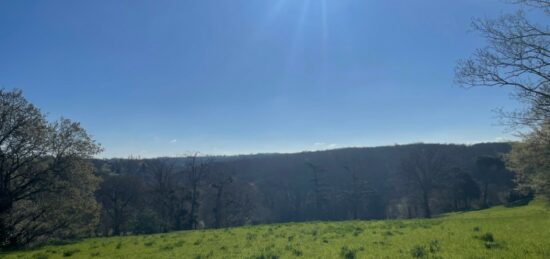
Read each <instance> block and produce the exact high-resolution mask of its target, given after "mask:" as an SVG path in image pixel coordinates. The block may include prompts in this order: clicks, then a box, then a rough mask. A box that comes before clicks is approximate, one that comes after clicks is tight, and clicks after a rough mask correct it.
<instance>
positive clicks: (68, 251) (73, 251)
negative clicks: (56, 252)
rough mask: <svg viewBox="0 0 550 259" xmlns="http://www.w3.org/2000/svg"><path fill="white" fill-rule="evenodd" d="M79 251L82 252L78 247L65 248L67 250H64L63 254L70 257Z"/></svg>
mask: <svg viewBox="0 0 550 259" xmlns="http://www.w3.org/2000/svg"><path fill="white" fill-rule="evenodd" d="M78 252H80V249H78V248H75V249H69V250H65V251H63V256H64V257H70V256H73V255H74V254H76V253H78Z"/></svg>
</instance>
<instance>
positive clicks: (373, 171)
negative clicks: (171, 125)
mask: <svg viewBox="0 0 550 259" xmlns="http://www.w3.org/2000/svg"><path fill="white" fill-rule="evenodd" d="M426 148H433V149H436V150H437V152H438V153H441V155H442V156H444V157H445V158H446V159H447V160H446V163H447V165H448V166H447V168H448V169H451V168H459V169H460V170H461V171H464V172H466V173H467V174H469V175H471V177H472V178H473V179H475V180H476V181H477V182H478V185H480V184H481V183H480V182H479V180H478V177H477V174H478V173H479V172H478V169H477V168H476V159H477V158H478V157H482V156H490V157H497V158H498V157H501V156H502V155H503V154H505V153H507V152H509V151H510V148H511V145H510V144H509V143H482V144H475V145H455V144H422V143H419V144H410V145H395V146H383V147H368V148H342V149H334V150H326V151H315V152H301V153H292V154H257V155H241V156H225V157H213V158H199V160H201V161H206V160H211V162H210V167H209V168H210V169H209V170H210V172H209V177H208V179H205V182H204V183H203V184H202V187H201V188H202V189H201V196H200V212H199V218H200V221H201V222H202V224H204V227H209V226H212V225H213V224H214V223H213V222H214V221H215V219H214V216H213V215H214V214H213V213H212V211H213V209H215V207H214V206H215V203H216V201H218V202H219V201H220V200H219V199H218V200H215V199H216V198H215V194H214V190H213V189H212V188H210V187H211V186H212V185H211V184H210V182H216V181H217V180H219V179H221V177H222V175H231V176H232V177H233V179H234V181H233V182H232V184H231V186H233V187H231V188H226V189H225V192H224V193H223V197H228V198H227V199H226V202H227V203H228V205H227V208H226V209H225V213H226V214H227V215H225V216H224V217H225V220H226V223H225V224H224V225H240V224H246V223H256V224H257V223H271V222H289V221H308V220H318V219H323V220H346V219H352V218H360V219H384V218H404V217H419V216H422V215H421V212H420V211H421V209H420V203H419V200H418V199H417V198H418V195H417V194H416V193H415V192H414V190H411V188H410V184H409V183H408V182H406V181H405V179H403V176H402V174H401V173H400V171H402V161H403V159H406V158H407V157H409V156H411V154H414V153H417V152H420V151H421V150H422V149H426ZM156 160H162V161H164V162H165V163H167V161H170V162H169V163H171V164H173V166H174V169H173V170H174V173H175V174H176V175H182V179H183V181H184V182H185V181H186V179H187V178H185V177H184V176H183V175H185V172H186V163H188V162H189V158H162V159H129V160H128V159H107V160H96V161H94V163H95V165H96V168H97V171H98V173H99V174H101V175H107V174H115V175H134V176H138V177H139V178H140V179H142V181H144V182H145V186H148V184H147V182H148V181H151V178H150V177H148V175H149V174H150V172H149V171H150V169H148V168H147V166H146V164H147V163H150V162H151V161H156ZM314 171H315V172H314ZM314 175H315V177H314ZM359 184H360V185H359ZM512 184H513V183H512V175H511V174H510V173H509V172H503V173H502V174H499V175H497V176H495V179H493V180H491V183H490V186H489V188H488V190H489V202H490V204H501V203H503V202H504V201H505V199H506V196H507V195H508V193H509V192H510V190H511V188H512ZM358 186H360V188H361V190H359V191H354V190H355V189H357V188H359V187H358ZM182 188H184V189H185V188H187V189H186V190H189V188H188V187H185V185H184V186H183V187H182ZM450 192H451V191H450V190H449V188H448V186H440V188H438V189H436V190H435V195H434V198H433V199H432V200H431V201H430V202H431V203H432V204H433V210H434V213H435V214H438V213H444V212H448V211H453V210H455V209H456V207H454V208H453V204H452V203H453V200H452V199H451V198H450V195H451V193H450ZM231 204H238V206H237V205H234V208H233V209H230V208H231ZM472 204H473V205H472V207H473V208H475V207H480V204H479V201H472ZM243 207H246V208H247V209H246V212H243ZM245 214H246V215H245Z"/></svg>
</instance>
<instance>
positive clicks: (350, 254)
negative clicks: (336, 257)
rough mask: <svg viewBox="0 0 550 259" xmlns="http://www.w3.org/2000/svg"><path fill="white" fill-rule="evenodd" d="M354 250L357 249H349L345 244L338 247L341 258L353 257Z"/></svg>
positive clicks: (349, 258) (351, 258)
mask: <svg viewBox="0 0 550 259" xmlns="http://www.w3.org/2000/svg"><path fill="white" fill-rule="evenodd" d="M356 252H357V251H356V250H354V249H349V248H348V247H347V246H343V247H342V248H341V249H340V256H342V258H344V259H354V258H355V253H356Z"/></svg>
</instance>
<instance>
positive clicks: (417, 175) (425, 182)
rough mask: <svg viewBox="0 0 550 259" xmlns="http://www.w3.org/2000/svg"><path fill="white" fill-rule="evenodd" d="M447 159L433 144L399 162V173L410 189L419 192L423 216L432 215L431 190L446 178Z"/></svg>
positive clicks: (428, 216)
mask: <svg viewBox="0 0 550 259" xmlns="http://www.w3.org/2000/svg"><path fill="white" fill-rule="evenodd" d="M447 162H448V161H447V159H446V158H445V157H444V156H443V155H442V154H441V150H439V149H438V148H437V147H435V146H430V145H426V146H424V147H422V149H420V150H418V151H416V152H413V153H411V154H410V155H409V156H408V157H407V158H405V159H404V160H403V161H402V163H401V173H402V175H403V176H404V177H405V179H406V182H407V183H408V184H410V185H411V187H412V189H413V190H414V191H416V192H418V193H419V194H420V197H421V203H422V207H423V209H424V216H425V217H426V218H430V217H431V216H432V209H431V205H430V202H431V199H432V195H433V192H434V191H435V189H437V188H438V187H439V186H441V183H442V182H443V181H444V179H445V178H446V175H445V173H446V172H447Z"/></svg>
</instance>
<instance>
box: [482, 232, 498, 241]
mask: <svg viewBox="0 0 550 259" xmlns="http://www.w3.org/2000/svg"><path fill="white" fill-rule="evenodd" d="M479 239H481V240H483V241H485V242H494V241H495V238H494V237H493V234H492V233H491V232H487V233H485V234H483V235H482V236H480V237H479Z"/></svg>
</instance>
